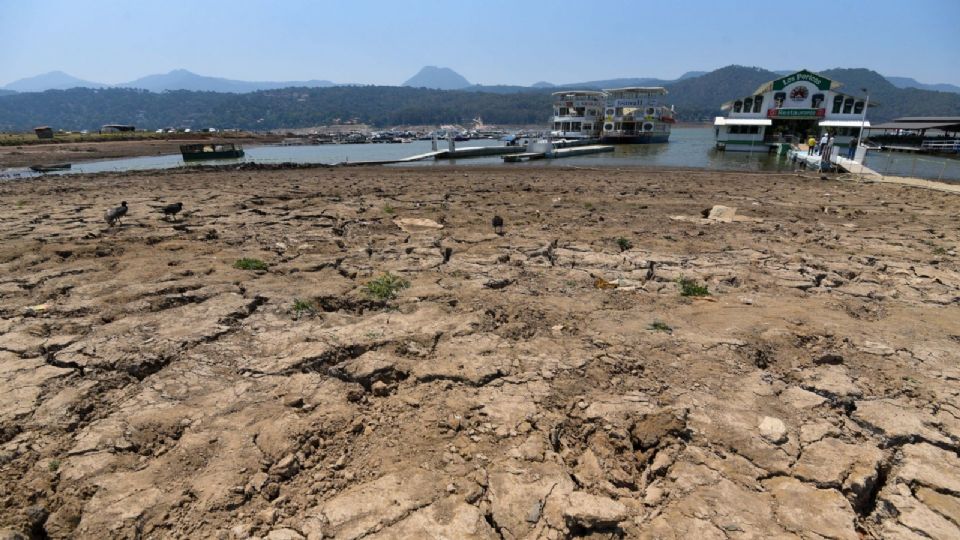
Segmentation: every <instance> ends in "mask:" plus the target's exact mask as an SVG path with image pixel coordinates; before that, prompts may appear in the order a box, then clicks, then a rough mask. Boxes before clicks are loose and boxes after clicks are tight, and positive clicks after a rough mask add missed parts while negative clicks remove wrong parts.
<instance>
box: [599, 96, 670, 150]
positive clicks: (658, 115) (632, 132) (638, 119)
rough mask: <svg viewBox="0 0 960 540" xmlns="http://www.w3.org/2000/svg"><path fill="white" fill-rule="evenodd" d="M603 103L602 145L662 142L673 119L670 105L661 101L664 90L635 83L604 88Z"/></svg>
mask: <svg viewBox="0 0 960 540" xmlns="http://www.w3.org/2000/svg"><path fill="white" fill-rule="evenodd" d="M604 92H605V93H606V106H605V108H604V111H603V126H602V130H601V133H600V142H602V143H604V144H650V143H665V142H667V141H669V139H670V127H671V126H672V125H673V123H674V122H675V120H674V118H673V108H671V107H667V106H665V105H662V104H661V103H660V98H661V97H662V96H665V95H667V89H666V88H663V87H660V86H652V87H646V86H635V87H627V88H614V89H611V90H605V91H604Z"/></svg>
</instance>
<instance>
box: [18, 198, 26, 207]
mask: <svg viewBox="0 0 960 540" xmlns="http://www.w3.org/2000/svg"><path fill="white" fill-rule="evenodd" d="M16 204H17V208H23V205H25V204H27V201H23V200H20V201H17V203H16Z"/></svg>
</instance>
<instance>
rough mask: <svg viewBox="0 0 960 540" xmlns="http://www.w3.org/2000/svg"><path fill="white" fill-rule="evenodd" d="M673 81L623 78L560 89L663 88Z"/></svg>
mask: <svg viewBox="0 0 960 540" xmlns="http://www.w3.org/2000/svg"><path fill="white" fill-rule="evenodd" d="M670 82H673V81H670V80H664V79H654V78H651V77H641V78H623V79H604V80H600V81H587V82H580V83H570V84H563V85H560V87H561V88H571V89H585V90H587V89H589V90H603V89H604V88H623V87H625V86H663V85H665V84H667V83H670Z"/></svg>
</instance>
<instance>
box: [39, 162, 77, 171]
mask: <svg viewBox="0 0 960 540" xmlns="http://www.w3.org/2000/svg"><path fill="white" fill-rule="evenodd" d="M69 169H70V164H69V163H56V164H53V165H34V166H32V167H30V170H31V171H34V172H38V173H47V172H54V171H66V170H69Z"/></svg>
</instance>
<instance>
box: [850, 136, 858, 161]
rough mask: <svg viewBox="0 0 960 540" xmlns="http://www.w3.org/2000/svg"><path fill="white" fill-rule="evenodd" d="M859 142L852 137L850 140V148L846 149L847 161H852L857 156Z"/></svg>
mask: <svg viewBox="0 0 960 540" xmlns="http://www.w3.org/2000/svg"><path fill="white" fill-rule="evenodd" d="M859 142H860V141H858V140H857V137H856V136H854V137H852V138H851V139H850V146H848V147H847V159H853V158H854V157H855V156H856V155H857V146H858V144H859Z"/></svg>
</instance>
